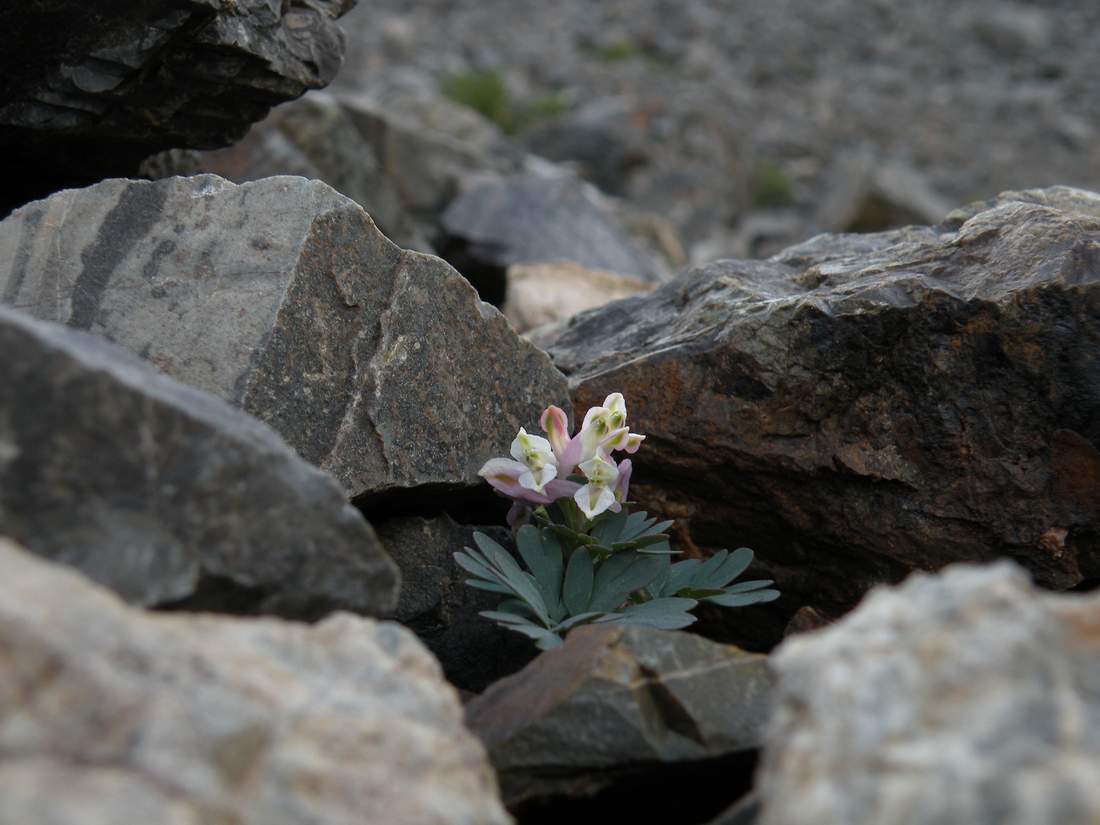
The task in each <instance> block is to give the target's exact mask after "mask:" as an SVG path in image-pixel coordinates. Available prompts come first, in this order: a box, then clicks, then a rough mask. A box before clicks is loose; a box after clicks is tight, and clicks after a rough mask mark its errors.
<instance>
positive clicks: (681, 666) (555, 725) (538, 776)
mask: <svg viewBox="0 0 1100 825" xmlns="http://www.w3.org/2000/svg"><path fill="white" fill-rule="evenodd" d="M770 691H771V677H770V675H769V673H768V669H767V660H766V657H764V656H762V655H759V654H755V653H746V652H745V651H743V650H740V649H738V648H736V647H732V646H728V645H721V644H717V643H715V642H711V641H708V640H706V639H704V638H702V637H700V636H694V635H691V634H688V633H681V632H675V631H664V630H652V629H649V628H640V627H610V626H589V627H581V628H578V629H577V630H574V631H573V632H571V633H570V634H569V636H568V638H567V639H566V642H565V644H564V645H563V646H562V647H560V648H557V649H555V650H551V651H548V652H546V653H543V654H541V655H540V656H539V657H538V658H537V659H535V661H533V662H532V663H531V664H530V665H528V666H527V667H526V668H525V669H524V670H522V671H520V672H519V673H517V674H515V675H513V676H509V677H508V678H506V679H503V680H501V681H499V682H497V683H496V684H494V685H493V686H492V687H490V688H489V689H488V690H487V691H485V693H483V694H482V695H481V696H479V697H477V698H476V699H474V700H473V701H472V702H470V704H469V705H467V708H466V717H467V722H468V724H469V725H470V728H471V729H472V730H473V731H474V733H476V734H477V735H478V736H479V737H480V738H481V739H482V741H484V742H485V744H486V746H487V747H488V749H489V757H490V759H491V760H492V762H493V766H494V767H495V768H496V769H497V773H498V775H499V776H500V782H501V793H502V794H503V796H504V800H505V803H506V804H507V805H508V806H509V807H513V806H515V805H517V804H519V803H522V802H525V801H527V800H531V799H537V798H540V797H549V796H561V795H566V796H589V795H591V794H594V793H596V792H597V791H599V790H601V789H603V788H604V787H606V786H608V785H611V784H613V783H614V782H615V781H616V780H618V779H620V778H623V777H624V776H628V775H630V774H636V773H639V772H641V773H644V772H646V771H648V770H652V769H653V768H654V767H655V766H670V765H673V764H678V763H684V762H695V761H698V760H704V759H714V758H717V757H723V756H728V755H730V754H735V753H739V752H743V751H748V750H752V749H755V748H756V747H758V746H759V744H760V738H761V735H762V731H763V727H764V724H765V722H766V720H767V715H768V711H769V706H770Z"/></svg>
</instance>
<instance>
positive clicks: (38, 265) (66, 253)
mask: <svg viewBox="0 0 1100 825" xmlns="http://www.w3.org/2000/svg"><path fill="white" fill-rule="evenodd" d="M3 260H6V261H8V262H9V263H7V264H6V265H4V264H0V300H3V301H4V302H8V303H13V304H14V305H15V306H16V307H18V308H20V309H22V310H23V311H25V312H29V313H31V314H33V315H35V316H37V317H40V318H46V319H49V320H55V321H62V322H64V323H67V324H69V325H70V326H74V327H77V328H79V329H85V330H89V331H91V332H94V333H96V334H98V335H101V336H103V337H105V338H108V339H110V340H112V341H115V342H116V343H119V344H121V345H122V346H124V347H126V348H128V349H130V350H131V351H132V352H135V353H138V354H139V355H141V356H142V357H144V358H146V359H147V360H148V361H150V362H152V363H153V364H155V365H156V366H157V367H159V368H160V369H161V370H162V371H164V372H166V373H168V374H169V375H171V376H173V377H174V378H177V379H179V380H181V381H184V382H185V383H188V384H191V385H193V386H196V387H199V388H200V389H204V390H206V391H208V392H210V393H212V394H214V395H217V396H219V397H221V398H223V399H225V400H227V401H229V402H231V403H233V404H235V405H237V406H239V407H241V408H242V409H244V410H245V411H247V412H249V413H251V414H253V415H255V416H256V417H257V418H260V419H261V420H263V421H265V422H266V423H268V424H270V425H271V426H272V427H273V428H274V429H275V430H277V431H278V432H279V433H281V434H282V435H283V437H284V438H286V439H287V441H288V442H289V443H290V444H291V445H292V446H293V447H294V448H295V449H296V450H297V451H298V452H299V454H300V455H301V456H302V457H303V458H305V459H306V460H308V461H310V462H313V463H314V464H317V465H319V466H321V467H322V468H324V469H326V470H329V471H330V472H332V473H333V474H334V475H335V476H336V477H337V478H338V479H339V480H340V481H341V482H342V483H343V485H344V487H345V489H346V490H347V492H348V493H349V494H350V495H352V496H359V495H363V494H365V493H377V492H382V491H387V490H401V489H408V488H412V487H419V486H424V485H451V486H454V485H464V484H477V483H479V482H480V479H478V477H477V471H478V469H479V468H480V467H481V465H482V463H483V462H484V461H485V460H486V459H487V458H489V457H491V456H493V455H499V454H500V453H501V451H502V449H504V448H506V447H507V445H508V443H510V441H511V439H512V438H513V437H514V436H515V433H516V430H517V429H518V428H519V427H520V426H526V427H529V428H530V427H531V426H534V424H535V423H536V422H537V420H538V415H539V413H540V412H541V410H542V409H543V408H544V407H545V406H546V405H547V404H550V403H557V404H559V405H561V404H563V403H567V402H568V393H567V389H566V383H565V379H564V378H563V377H562V376H561V374H560V373H558V372H557V370H555V369H554V367H553V365H552V364H551V363H550V361H549V359H548V358H547V357H546V355H545V354H544V353H543V352H541V351H539V350H537V349H536V348H535V347H534V346H532V345H531V344H528V343H527V342H525V341H522V340H520V339H519V338H518V337H517V336H516V334H515V333H514V332H513V331H512V330H511V329H510V328H509V326H508V323H507V322H506V321H505V319H504V317H503V316H501V315H500V313H498V312H497V311H496V310H495V309H493V308H492V307H489V306H487V305H486V304H483V303H482V302H481V301H480V300H479V299H478V296H477V293H476V292H475V291H474V290H473V289H472V288H471V287H470V285H469V284H468V283H467V282H466V281H465V280H464V279H463V278H462V277H461V276H459V275H458V273H456V272H455V271H454V270H453V269H451V268H450V267H449V266H448V265H447V264H446V263H444V262H443V261H441V260H439V259H438V258H434V257H431V256H429V255H423V254H419V253H415V252H408V251H404V250H402V249H400V248H399V247H397V246H395V245H394V244H392V243H390V242H389V241H388V240H387V239H386V238H385V237H384V236H383V235H382V234H381V233H380V232H379V231H378V230H377V229H376V228H375V226H374V224H373V223H372V221H371V219H370V217H368V216H367V214H366V213H365V212H364V211H363V210H362V209H361V208H360V207H359V206H358V205H356V204H355V203H354V202H353V201H351V200H349V199H347V198H346V197H344V196H342V195H340V194H338V193H337V192H335V191H333V190H332V189H331V188H330V187H328V186H326V185H325V184H323V183H320V182H317V181H306V180H303V179H301V178H290V177H283V178H267V179H265V180H261V181H256V182H254V183H246V184H244V185H242V186H236V185H233V184H231V183H229V182H228V181H225V180H223V179H221V178H217V177H214V176H209V175H201V176H197V177H194V178H171V179H168V180H162V181H157V182H155V183H145V182H136V181H125V180H111V181H104V182H103V183H101V184H98V185H96V186H93V187H90V188H88V189H83V190H75V191H67V192H61V193H59V194H57V195H54V196H53V197H51V198H49V199H47V200H45V201H40V202H37V203H34V204H30V205H28V206H27V207H24V208H23V209H20V210H19V211H18V212H16V213H15V214H14V215H12V216H11V217H10V218H8V219H7V220H6V221H4V222H3V223H0V261H3ZM5 270H6V271H5Z"/></svg>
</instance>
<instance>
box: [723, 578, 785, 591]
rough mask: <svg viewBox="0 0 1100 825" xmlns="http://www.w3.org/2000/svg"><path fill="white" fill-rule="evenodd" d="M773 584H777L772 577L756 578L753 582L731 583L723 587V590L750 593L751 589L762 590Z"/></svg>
mask: <svg viewBox="0 0 1100 825" xmlns="http://www.w3.org/2000/svg"><path fill="white" fill-rule="evenodd" d="M773 584H775V581H774V580H772V579H756V580H754V581H751V582H738V583H737V584H731V585H730V586H729V587H723V588H722V592H724V593H748V592H749V591H750V590H760V589H761V588H764V587H769V586H770V585H773Z"/></svg>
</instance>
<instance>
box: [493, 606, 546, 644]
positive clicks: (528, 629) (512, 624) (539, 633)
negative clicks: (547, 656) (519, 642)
mask: <svg viewBox="0 0 1100 825" xmlns="http://www.w3.org/2000/svg"><path fill="white" fill-rule="evenodd" d="M478 615H481V616H484V617H485V618H486V619H492V620H494V621H495V622H496V623H497V624H499V625H501V626H502V627H504V628H507V629H508V630H514V631H515V632H516V633H522V634H523V635H524V636H527V637H528V638H530V639H534V640H535V644H536V645H537V646H538V647H540V648H541V649H542V650H549V649H550V648H551V647H557V646H558V645H560V644H561V637H560V636H559V635H558V634H557V633H555V632H554V631H552V630H547V629H546V628H545V627H539V626H538V625H537V624H533V623H532V622H529V621H527V620H526V619H524V618H521V617H519V616H513V615H512V614H511V613H501V612H499V611H496V610H483V611H481V613H480V614H478Z"/></svg>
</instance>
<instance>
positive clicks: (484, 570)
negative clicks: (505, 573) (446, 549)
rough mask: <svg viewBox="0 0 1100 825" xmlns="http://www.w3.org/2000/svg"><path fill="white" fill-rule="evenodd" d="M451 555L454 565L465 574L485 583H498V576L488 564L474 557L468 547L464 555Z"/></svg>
mask: <svg viewBox="0 0 1100 825" xmlns="http://www.w3.org/2000/svg"><path fill="white" fill-rule="evenodd" d="M452 555H453V557H454V560H455V563H456V564H457V565H458V566H459V567H461V568H462V569H463V570H465V571H466V572H467V573H473V574H474V575H475V576H477V577H479V578H482V579H485V580H486V581H498V580H499V579H500V575H499V574H498V573H497V572H496V571H495V570H493V569H492V568H491V567H490V566H489V565H488V564H486V563H485V562H483V561H481V560H480V558H479V557H477V556H475V555H474V551H473V550H471V549H470V548H469V547H467V548H466V552H465V553H453V554H452Z"/></svg>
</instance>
